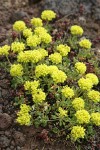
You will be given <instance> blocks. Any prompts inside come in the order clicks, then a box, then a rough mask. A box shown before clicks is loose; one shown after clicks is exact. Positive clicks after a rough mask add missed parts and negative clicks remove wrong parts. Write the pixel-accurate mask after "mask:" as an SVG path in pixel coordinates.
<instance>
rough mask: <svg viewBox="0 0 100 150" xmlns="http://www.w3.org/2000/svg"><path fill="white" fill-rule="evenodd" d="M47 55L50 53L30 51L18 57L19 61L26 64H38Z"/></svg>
mask: <svg viewBox="0 0 100 150" xmlns="http://www.w3.org/2000/svg"><path fill="white" fill-rule="evenodd" d="M47 55H48V53H47V51H46V50H44V49H41V50H40V49H38V50H28V51H24V52H20V53H19V54H18V56H17V61H18V62H24V63H27V62H33V63H37V62H39V61H40V60H42V59H43V58H45V56H47Z"/></svg>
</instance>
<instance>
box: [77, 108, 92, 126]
mask: <svg viewBox="0 0 100 150" xmlns="http://www.w3.org/2000/svg"><path fill="white" fill-rule="evenodd" d="M75 116H76V118H77V122H78V123H80V124H83V123H89V121H90V115H89V113H88V111H86V110H84V109H83V110H78V111H77V112H76V114H75Z"/></svg>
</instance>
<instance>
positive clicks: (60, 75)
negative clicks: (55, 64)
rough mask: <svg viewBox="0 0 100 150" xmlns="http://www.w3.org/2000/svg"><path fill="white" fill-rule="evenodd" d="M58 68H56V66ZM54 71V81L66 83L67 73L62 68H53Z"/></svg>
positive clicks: (52, 74) (52, 75)
mask: <svg viewBox="0 0 100 150" xmlns="http://www.w3.org/2000/svg"><path fill="white" fill-rule="evenodd" d="M55 69H56V68H55ZM51 71H52V73H50V72H49V73H50V74H51V77H52V78H53V81H54V82H55V83H64V81H65V80H66V79H67V75H66V74H65V73H64V72H63V71H61V70H55V71H54V70H51Z"/></svg>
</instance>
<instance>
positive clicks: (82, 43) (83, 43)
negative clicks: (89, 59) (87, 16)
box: [79, 39, 92, 49]
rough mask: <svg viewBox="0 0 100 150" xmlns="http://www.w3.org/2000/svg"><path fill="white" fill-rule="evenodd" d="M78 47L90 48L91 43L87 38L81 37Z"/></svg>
mask: <svg viewBox="0 0 100 150" xmlns="http://www.w3.org/2000/svg"><path fill="white" fill-rule="evenodd" d="M79 45H80V47H82V48H86V49H90V48H91V45H92V43H91V42H90V41H89V40H88V39H83V40H81V41H80V42H79Z"/></svg>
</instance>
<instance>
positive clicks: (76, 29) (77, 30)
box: [70, 25, 83, 35]
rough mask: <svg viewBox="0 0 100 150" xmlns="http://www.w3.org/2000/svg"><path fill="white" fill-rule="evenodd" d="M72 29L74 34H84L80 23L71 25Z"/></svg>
mask: <svg viewBox="0 0 100 150" xmlns="http://www.w3.org/2000/svg"><path fill="white" fill-rule="evenodd" d="M70 30H71V34H72V35H82V34H83V29H82V27H80V26H78V25H73V26H71V28H70Z"/></svg>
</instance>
